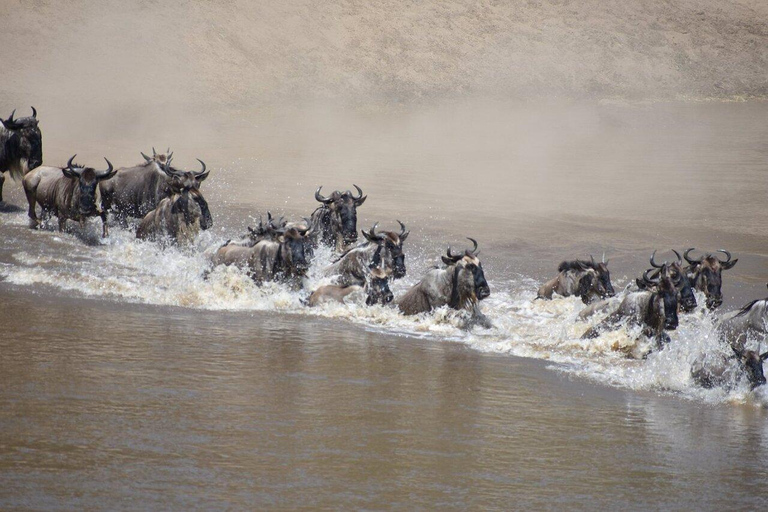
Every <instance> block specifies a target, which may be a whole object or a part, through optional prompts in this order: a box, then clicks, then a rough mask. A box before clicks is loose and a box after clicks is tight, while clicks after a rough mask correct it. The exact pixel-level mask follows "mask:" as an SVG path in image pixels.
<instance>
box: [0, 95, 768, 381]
mask: <svg viewBox="0 0 768 512" xmlns="http://www.w3.org/2000/svg"><path fill="white" fill-rule="evenodd" d="M14 115H15V111H14V112H13V113H11V116H10V117H9V118H8V119H5V120H2V119H0V121H2V127H1V128H0V201H2V189H3V184H4V180H5V178H4V173H5V172H9V173H10V175H11V177H12V178H14V179H21V181H22V184H23V188H24V192H25V194H26V198H27V202H28V205H29V210H28V216H29V219H30V227H31V228H33V229H36V228H38V227H39V226H40V223H41V220H45V219H47V218H48V217H50V216H55V217H57V219H58V225H59V230H64V229H65V227H66V223H67V220H73V221H77V222H79V223H80V224H81V225H84V224H85V222H86V221H87V219H88V218H90V217H99V218H100V219H101V224H102V236H103V237H106V236H108V235H109V222H110V221H113V222H117V223H119V224H120V225H121V226H122V227H125V228H127V227H129V226H130V224H129V218H136V219H139V222H138V226H137V228H136V236H137V237H138V238H140V239H144V240H150V241H154V242H157V243H160V244H164V245H165V244H177V245H187V244H189V243H190V242H191V241H193V240H194V239H195V237H196V236H197V235H198V233H199V231H200V230H205V229H208V228H210V227H211V226H212V225H213V217H212V215H211V212H210V210H209V207H208V203H207V202H206V200H205V197H204V196H203V193H202V191H201V185H202V182H203V181H204V180H205V179H206V178H207V177H208V175H209V171H208V170H207V167H206V165H205V163H203V162H202V161H201V160H198V161H199V162H200V165H201V170H200V171H186V170H182V169H178V168H176V167H174V166H173V154H172V153H171V152H170V149H169V150H167V151H166V152H165V153H157V152H156V151H155V149H154V148H153V149H152V156H148V155H146V154H144V153H141V155H142V157H143V160H144V161H143V162H141V163H140V164H138V165H134V166H130V167H121V168H117V169H116V168H114V166H113V165H112V164H111V163H110V162H109V160H107V159H106V158H105V161H106V164H107V167H106V169H104V170H97V169H95V168H93V167H88V166H84V165H80V164H78V163H75V161H74V159H75V156H73V157H71V158H70V159H69V160H68V162H67V164H66V165H65V166H63V167H50V166H43V165H42V160H43V159H42V134H41V131H40V128H39V126H38V120H37V112H36V111H35V109H34V108H33V109H32V116H30V117H24V118H18V119H15V118H14ZM354 188H355V189H356V193H353V192H350V191H344V192H342V191H334V192H333V193H331V194H330V195H328V196H325V195H323V194H322V187H319V188H318V189H317V191H316V192H315V199H316V200H317V201H318V202H319V203H320V204H319V206H318V208H317V209H316V210H315V211H314V212H312V213H311V215H310V216H309V217H306V218H303V219H302V220H300V221H296V222H287V221H286V220H285V219H283V218H282V217H281V218H274V217H273V216H272V215H271V214H269V213H267V217H266V222H265V221H264V219H261V220H260V221H259V224H258V225H257V226H256V227H249V228H248V233H247V234H245V235H244V236H243V237H242V238H241V239H239V240H229V241H227V242H226V243H225V244H224V245H222V246H221V247H219V248H218V250H216V251H215V253H214V254H213V255H212V257H211V258H210V263H211V269H212V268H214V267H216V266H219V265H234V266H237V267H240V268H242V269H243V270H244V271H246V272H247V274H248V275H249V276H250V277H251V278H253V280H254V281H255V282H256V283H263V282H265V281H279V282H284V283H288V284H290V285H292V286H294V287H295V288H303V286H304V283H305V282H306V280H305V279H304V278H305V277H306V274H307V272H308V270H309V268H310V264H311V262H312V259H313V257H314V253H315V249H316V248H317V247H318V245H321V244H322V245H325V246H328V247H330V248H332V250H333V251H335V252H336V254H337V255H336V257H335V259H334V260H333V262H332V263H331V264H330V265H329V266H327V267H326V268H325V269H324V270H323V274H324V275H326V276H328V277H329V278H333V284H329V285H324V286H321V287H319V288H317V289H315V290H311V293H309V295H308V297H307V298H306V299H305V300H304V303H305V304H306V305H307V306H310V307H311V306H316V305H318V304H321V303H323V302H327V301H336V302H344V301H345V299H346V298H347V297H348V296H350V295H352V294H353V293H355V292H360V293H361V294H362V295H363V296H364V297H365V304H367V305H374V304H381V305H387V304H390V303H392V302H394V303H395V305H396V307H397V308H398V309H399V311H400V312H401V313H402V314H405V315H416V314H420V313H426V312H429V311H431V310H433V309H436V308H440V307H443V306H446V307H448V308H450V309H454V310H462V311H466V312H468V313H469V314H468V315H467V316H468V317H469V319H470V320H468V321H467V323H466V326H467V327H471V326H474V325H480V326H482V327H487V328H489V327H491V326H492V324H491V321H490V320H489V319H488V318H487V317H485V316H484V315H483V314H482V313H481V312H480V308H479V302H480V301H482V300H483V299H485V298H487V297H488V296H489V295H490V293H491V292H490V287H489V286H488V283H487V281H486V279H485V274H484V272H483V265H482V263H481V261H480V259H479V257H478V250H477V249H478V244H477V242H476V241H475V240H474V239H472V238H470V239H469V240H470V241H471V242H472V248H471V249H466V250H464V251H462V252H459V253H454V252H453V251H452V250H451V249H450V248H448V251H447V253H446V254H445V255H443V256H442V262H443V265H442V266H437V267H434V268H432V269H430V270H428V271H427V272H426V274H425V275H424V276H423V278H422V279H421V280H420V281H419V282H418V283H417V284H415V285H414V286H412V287H411V288H410V289H408V290H407V291H406V292H405V293H404V294H403V295H402V296H401V297H399V298H398V299H395V297H394V294H393V293H392V291H391V290H390V287H389V283H390V282H391V281H392V280H395V279H400V278H402V277H404V276H405V275H406V265H405V254H404V249H403V244H404V242H405V241H406V239H407V238H408V235H409V232H408V231H407V230H406V227H405V225H404V224H403V223H401V222H399V221H398V223H399V224H400V231H399V232H395V231H377V225H374V226H373V227H372V228H371V229H369V230H361V234H362V235H363V238H364V240H363V241H362V242H360V243H358V229H357V208H358V207H360V206H361V205H362V204H363V203H364V202H365V200H366V199H367V196H365V195H363V191H362V189H361V188H360V187H358V186H357V185H355V186H354ZM37 205H39V206H40V209H41V211H40V217H38V214H37V208H36V206H37ZM694 250H695V249H688V250H686V251H684V253H683V254H682V255H681V254H680V253H679V252H677V251H673V252H674V254H675V260H674V261H672V262H671V263H669V262H667V261H665V262H663V263H659V262H658V261H657V260H656V253H655V251H654V254H653V255H651V258H650V265H651V268H650V269H648V270H647V271H645V272H644V273H643V275H642V276H641V277H640V278H638V279H637V280H636V281H635V282H634V283H632V285H631V286H627V287H626V288H625V289H624V290H622V291H621V292H619V293H618V294H617V293H616V291H615V290H614V287H613V284H612V283H611V277H610V272H609V270H608V261H606V260H605V256H603V258H602V260H601V261H599V262H598V261H596V260H595V259H594V258H592V257H590V259H589V260H571V261H563V262H562V263H561V264H560V265H559V267H558V274H557V275H556V276H555V277H554V278H553V279H551V280H550V281H547V282H546V283H544V284H543V285H542V286H541V288H540V289H539V290H538V295H537V299H544V300H549V299H552V298H553V296H555V295H557V296H562V297H567V296H577V297H580V298H581V300H582V301H583V303H584V304H585V308H584V309H583V310H582V311H581V312H580V313H579V317H580V318H581V319H583V320H585V319H588V318H589V317H592V316H594V315H602V319H601V320H600V321H599V322H597V323H595V324H593V325H592V326H591V327H590V328H589V329H588V330H587V331H586V332H585V333H584V335H583V337H584V338H585V339H588V338H594V337H597V336H600V335H601V333H603V332H606V331H608V330H613V329H616V328H617V327H619V326H622V325H627V324H630V325H635V326H638V327H640V328H641V333H642V336H645V337H647V338H648V339H650V340H652V341H653V342H654V346H655V348H654V350H663V349H664V347H665V346H666V345H667V344H669V343H670V342H671V339H670V337H669V335H668V334H667V331H670V330H674V329H676V328H677V326H678V314H680V313H690V312H692V311H694V310H695V309H696V308H697V306H698V304H697V299H696V294H695V293H694V290H696V291H698V292H699V293H700V295H701V296H703V297H704V298H705V301H706V304H705V306H706V310H708V311H712V310H714V309H716V308H718V307H719V306H720V305H721V304H722V302H723V296H722V290H721V288H722V273H723V271H724V270H728V269H731V268H733V266H734V265H735V264H736V262H737V261H738V260H737V259H733V258H732V256H731V254H730V253H729V252H728V251H725V250H720V251H719V252H721V253H722V254H723V255H724V256H725V259H720V258H718V256H717V255H716V254H704V255H702V256H700V257H698V258H696V257H693V256H691V253H692V252H693V251H694ZM211 269H208V270H206V272H208V271H210V270H211ZM307 292H310V290H307ZM766 319H768V299H762V300H756V301H753V302H750V303H749V304H747V305H746V306H744V307H743V308H742V309H741V310H739V311H736V312H732V313H728V314H725V315H723V316H722V317H720V318H719V319H718V322H717V333H718V336H719V337H720V340H721V342H722V346H723V347H726V348H727V350H721V351H719V352H717V353H712V354H702V356H701V357H699V358H698V359H697V360H696V361H694V362H693V363H692V367H691V376H692V378H693V380H694V381H695V382H696V383H697V384H699V385H701V386H703V387H715V386H725V385H728V383H729V382H734V381H737V380H738V379H739V378H741V377H744V378H746V380H747V381H748V382H749V384H750V385H751V386H752V387H755V386H759V385H761V384H764V383H765V381H766V379H765V377H764V375H763V361H764V360H765V359H766V358H768V352H765V353H760V351H759V350H757V351H756V350H755V343H757V342H761V341H762V339H763V338H764V337H765V335H766V333H767V332H768V327H767V324H768V322H766ZM757 346H758V347H759V346H760V345H759V344H758V345H757ZM731 363H735V364H731ZM734 371H735V372H736V373H737V374H738V375H736V376H735V379H734V378H733V377H734V376H733V375H730V376H729V372H731V373H733V372H734Z"/></svg>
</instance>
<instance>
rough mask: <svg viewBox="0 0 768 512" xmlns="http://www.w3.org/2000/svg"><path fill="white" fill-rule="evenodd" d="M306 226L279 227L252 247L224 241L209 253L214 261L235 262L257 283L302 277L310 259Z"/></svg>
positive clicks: (229, 263) (219, 263) (227, 263)
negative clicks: (212, 252) (224, 242)
mask: <svg viewBox="0 0 768 512" xmlns="http://www.w3.org/2000/svg"><path fill="white" fill-rule="evenodd" d="M310 236H311V230H310V229H298V228H295V227H290V228H287V229H281V230H280V231H279V232H278V233H276V234H275V237H274V239H264V240H261V241H259V242H257V243H256V244H255V245H254V246H253V247H246V246H243V245H236V244H231V243H230V244H225V245H223V246H222V247H220V248H219V249H218V250H217V251H216V254H215V255H214V256H213V259H212V263H213V265H214V266H216V265H236V266H238V267H241V268H244V269H246V270H247V271H248V274H249V275H250V276H251V277H252V278H253V280H254V281H256V282H257V283H261V282H264V281H293V282H294V283H296V282H297V281H299V280H300V279H301V278H302V277H304V276H305V275H306V273H307V270H308V269H309V265H310V263H311V258H312V256H311V254H312V253H311V248H310V244H311V241H310V238H309V237H310Z"/></svg>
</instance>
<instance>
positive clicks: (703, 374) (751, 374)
mask: <svg viewBox="0 0 768 512" xmlns="http://www.w3.org/2000/svg"><path fill="white" fill-rule="evenodd" d="M731 349H732V350H733V355H732V356H728V355H725V354H723V353H721V352H719V351H718V352H710V353H706V354H701V355H699V357H697V358H696V359H695V360H694V361H693V363H692V364H691V377H692V378H693V381H694V382H695V383H696V384H698V385H699V386H701V387H704V388H714V387H731V386H733V385H735V384H736V383H737V382H738V380H739V378H740V377H741V376H742V375H744V376H746V377H747V381H748V382H749V386H750V388H751V389H755V388H756V387H758V386H762V385H763V384H765V375H764V373H763V362H764V361H765V360H766V359H768V352H764V353H762V354H760V353H759V352H757V351H754V350H746V349H738V348H735V347H731ZM732 361H733V362H736V363H737V364H736V365H734V364H732V363H731V362H732Z"/></svg>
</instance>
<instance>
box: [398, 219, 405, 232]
mask: <svg viewBox="0 0 768 512" xmlns="http://www.w3.org/2000/svg"><path fill="white" fill-rule="evenodd" d="M397 223H398V224H400V236H403V235H404V234H405V224H403V223H402V222H400V221H399V220H398V221H397Z"/></svg>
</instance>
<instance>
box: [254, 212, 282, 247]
mask: <svg viewBox="0 0 768 512" xmlns="http://www.w3.org/2000/svg"><path fill="white" fill-rule="evenodd" d="M285 225H286V223H285V221H284V220H283V217H280V218H279V219H275V218H273V217H272V212H269V211H268V212H267V223H266V224H264V219H262V217H261V215H259V223H258V224H257V225H256V227H255V228H252V227H250V226H248V238H249V241H250V243H251V245H255V244H256V243H258V242H259V241H260V240H264V239H265V238H269V239H274V238H276V237H278V236H279V235H280V233H281V230H284V228H285Z"/></svg>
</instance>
